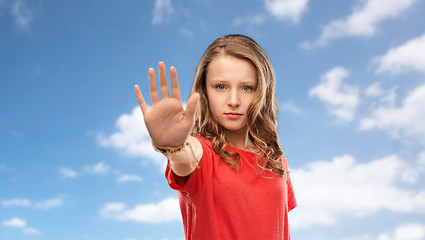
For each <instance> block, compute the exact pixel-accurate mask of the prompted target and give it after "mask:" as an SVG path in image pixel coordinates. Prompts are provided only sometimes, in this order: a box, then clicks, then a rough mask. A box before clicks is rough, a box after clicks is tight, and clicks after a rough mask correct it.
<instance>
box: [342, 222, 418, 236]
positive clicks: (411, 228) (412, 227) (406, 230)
mask: <svg viewBox="0 0 425 240" xmlns="http://www.w3.org/2000/svg"><path fill="white" fill-rule="evenodd" d="M423 239H425V225H423V224H421V223H407V224H403V225H400V226H398V227H397V228H395V229H394V230H393V231H392V232H389V233H381V234H379V235H377V236H371V235H364V236H361V237H355V238H344V239H343V240H423Z"/></svg>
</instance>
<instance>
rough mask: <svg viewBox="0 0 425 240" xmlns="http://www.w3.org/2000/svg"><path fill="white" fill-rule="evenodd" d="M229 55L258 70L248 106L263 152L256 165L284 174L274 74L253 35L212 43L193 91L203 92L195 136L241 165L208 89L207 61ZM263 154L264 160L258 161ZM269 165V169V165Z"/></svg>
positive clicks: (250, 124) (228, 160)
mask: <svg viewBox="0 0 425 240" xmlns="http://www.w3.org/2000/svg"><path fill="white" fill-rule="evenodd" d="M221 54H226V55H230V56H233V57H237V58H240V59H244V60H247V61H249V62H251V63H252V64H253V65H254V66H255V68H256V71H257V88H256V92H255V97H254V100H253V102H252V104H251V105H250V107H249V109H248V113H247V117H248V123H247V125H248V134H249V137H250V139H251V140H252V141H253V143H254V144H255V146H256V147H257V148H258V149H259V151H260V154H259V156H258V158H257V165H258V166H259V167H260V168H261V169H263V170H269V171H270V170H271V171H273V172H275V173H277V174H279V175H282V176H283V175H285V174H286V170H285V167H284V166H283V163H282V162H281V161H280V158H281V157H282V156H283V154H284V153H283V151H282V148H281V146H280V142H279V137H278V134H277V128H278V123H277V118H276V114H277V111H278V101H277V98H276V95H275V74H274V70H273V67H272V65H271V63H270V60H269V59H268V57H267V55H266V54H265V52H264V50H263V49H262V48H261V47H260V46H259V45H258V44H257V42H255V41H254V40H253V39H252V38H250V37H248V36H245V35H240V34H232V35H226V36H223V37H220V38H218V39H216V40H215V41H214V42H212V43H211V44H210V45H209V46H208V48H207V50H206V51H205V53H204V55H203V56H202V58H201V60H200V62H199V65H198V67H197V69H196V72H195V78H194V82H193V87H192V93H194V92H197V93H199V94H200V107H199V108H198V109H197V113H196V120H195V125H194V127H193V129H192V135H198V134H200V135H201V136H203V137H205V138H207V139H209V140H210V141H211V143H212V147H213V149H214V151H215V152H216V153H217V154H219V155H220V157H221V158H222V159H223V160H224V161H225V162H226V163H228V164H229V165H230V166H231V167H234V168H239V166H240V156H239V154H238V153H235V152H230V151H228V149H227V148H226V146H227V144H228V141H227V139H226V136H225V131H224V128H223V127H222V126H221V125H220V124H219V123H218V122H217V121H216V120H215V118H214V117H213V115H212V113H211V110H210V108H209V104H208V95H207V90H206V86H205V85H206V75H207V68H208V64H209V63H210V62H211V61H212V60H213V59H214V58H215V57H217V56H218V55H221ZM261 156H264V161H263V162H262V163H259V162H258V160H259V159H260V157H261ZM266 166H268V167H269V168H266Z"/></svg>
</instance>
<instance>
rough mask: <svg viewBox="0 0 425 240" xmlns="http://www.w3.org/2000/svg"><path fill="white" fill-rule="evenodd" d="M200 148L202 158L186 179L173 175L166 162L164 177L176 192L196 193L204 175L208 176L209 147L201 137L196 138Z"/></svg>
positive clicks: (203, 179)
mask: <svg viewBox="0 0 425 240" xmlns="http://www.w3.org/2000/svg"><path fill="white" fill-rule="evenodd" d="M196 138H197V139H198V140H199V142H200V143H201V146H202V151H203V153H202V158H201V159H200V160H199V164H198V167H197V168H196V169H195V170H194V171H193V172H192V173H191V174H190V175H189V176H186V177H180V176H177V175H176V174H174V173H173V171H172V169H171V167H170V164H169V163H170V162H169V160H168V164H167V168H166V170H165V177H166V179H167V181H168V185H169V186H170V187H171V188H172V189H174V190H177V191H180V192H187V193H191V194H193V193H196V192H197V190H198V189H199V188H200V187H201V186H202V184H203V183H204V181H205V178H206V175H207V174H208V168H210V164H209V162H210V161H211V150H212V149H211V147H210V146H209V145H208V144H207V143H206V142H205V141H206V140H204V139H203V138H202V137H196Z"/></svg>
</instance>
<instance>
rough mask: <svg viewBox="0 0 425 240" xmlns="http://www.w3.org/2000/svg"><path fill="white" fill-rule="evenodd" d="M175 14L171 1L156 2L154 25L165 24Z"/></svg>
mask: <svg viewBox="0 0 425 240" xmlns="http://www.w3.org/2000/svg"><path fill="white" fill-rule="evenodd" d="M173 12H174V8H173V6H172V4H171V0H155V7H154V10H153V18H152V24H159V23H161V22H163V21H164V20H165V19H166V18H167V17H168V16H169V15H171V14H172V13H173Z"/></svg>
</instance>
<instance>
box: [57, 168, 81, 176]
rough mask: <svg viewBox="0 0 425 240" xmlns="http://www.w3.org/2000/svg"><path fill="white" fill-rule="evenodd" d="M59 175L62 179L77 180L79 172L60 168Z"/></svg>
mask: <svg viewBox="0 0 425 240" xmlns="http://www.w3.org/2000/svg"><path fill="white" fill-rule="evenodd" d="M59 173H60V174H61V176H62V178H76V177H77V172H76V171H74V170H72V169H70V168H64V167H61V168H59Z"/></svg>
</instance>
